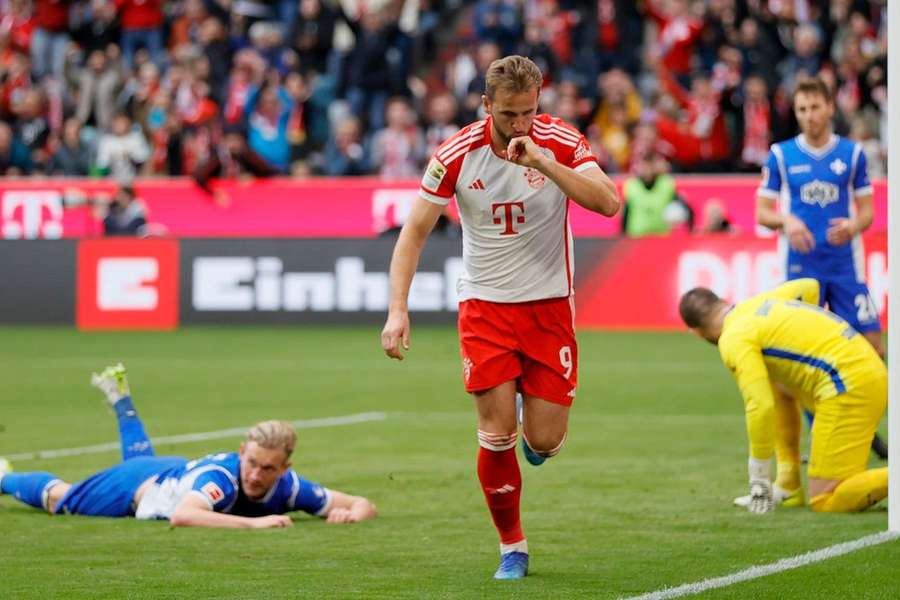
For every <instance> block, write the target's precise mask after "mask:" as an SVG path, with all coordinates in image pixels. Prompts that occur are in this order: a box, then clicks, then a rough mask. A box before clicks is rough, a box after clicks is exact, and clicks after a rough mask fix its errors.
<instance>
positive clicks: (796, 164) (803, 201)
mask: <svg viewBox="0 0 900 600" xmlns="http://www.w3.org/2000/svg"><path fill="white" fill-rule="evenodd" d="M758 193H759V195H761V196H764V197H767V198H772V199H775V200H778V201H779V205H780V208H781V211H782V213H785V214H792V215H795V216H797V217H799V218H800V219H801V220H802V221H803V222H804V223H806V226H807V227H808V228H809V230H810V232H811V233H812V234H813V236H814V238H815V241H816V247H815V249H814V250H812V251H811V252H810V253H809V254H801V253H799V252H796V251H795V250H793V249H792V248H791V247H790V245H789V244H788V241H787V238H786V236H785V235H784V234H783V233H782V235H781V236H780V238H779V252H780V253H781V256H782V257H783V258H784V261H785V262H784V264H785V270H786V272H785V275H786V277H787V278H788V279H796V278H798V277H814V278H817V279H819V278H821V277H822V276H823V275H826V274H827V275H830V276H832V277H839V278H847V279H852V280H854V281H857V282H862V281H864V276H865V275H864V269H863V267H864V265H863V259H864V253H863V247H862V239H861V237H860V236H859V235H857V236H855V237H854V239H853V240H852V241H851V242H850V243H847V244H843V245H840V246H833V245H831V244H829V243H828V241H827V239H826V232H827V231H828V228H829V227H830V223H829V222H830V220H831V219H835V218H839V217H843V218H848V217H852V216H853V215H854V214H855V209H856V204H855V202H854V201H853V200H854V198H855V197H856V196H862V195H866V194H871V193H872V185H871V183H870V182H869V173H868V168H867V166H866V156H865V154H864V153H863V152H862V147H861V146H860V144H858V143H856V142H853V141H851V140H848V139H846V138H843V137H840V136H837V135H832V136H831V139H830V140H829V142H828V143H827V144H826V145H825V146H824V147H823V148H818V149H816V148H812V147H811V146H810V145H809V144H807V143H806V141H805V139H804V137H803V135H798V136H797V137H795V138H791V139H789V140H786V141H784V142H780V143H778V144H773V145H772V148H771V150H770V152H769V157H768V160H767V161H766V166H765V167H763V181H762V185H761V187H760V188H759V191H758Z"/></svg>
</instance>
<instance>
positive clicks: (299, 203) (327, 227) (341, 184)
mask: <svg viewBox="0 0 900 600" xmlns="http://www.w3.org/2000/svg"><path fill="white" fill-rule="evenodd" d="M758 183H759V180H758V178H757V177H740V176H733V177H707V176H682V177H679V178H678V179H677V185H678V190H679V192H680V193H681V195H682V196H683V197H684V198H685V199H686V200H687V202H688V203H689V204H690V205H691V206H692V207H693V208H694V211H695V214H696V223H697V224H698V225H700V224H702V222H703V210H704V206H705V205H706V203H707V202H708V201H710V200H713V199H715V200H716V201H717V202H719V203H720V204H721V205H722V206H724V208H725V211H726V213H727V217H728V219H729V220H730V221H731V222H732V224H733V225H734V226H736V227H737V229H738V231H739V232H741V233H745V234H753V233H755V232H757V228H756V226H755V225H754V221H753V210H754V202H755V192H756V187H757V185H758ZM617 184H619V186H620V187H621V184H622V180H621V179H618V180H617ZM213 187H214V188H215V189H221V190H223V191H225V192H226V193H227V195H228V197H229V201H228V202H227V203H224V204H219V203H216V202H214V201H213V198H212V197H211V196H210V195H209V194H207V193H206V192H204V191H203V190H201V189H200V188H199V187H198V186H197V185H196V184H195V183H194V182H193V181H192V180H191V179H187V178H179V179H141V180H137V181H136V182H135V189H136V191H137V195H138V197H139V198H140V200H141V202H143V203H144V205H145V206H146V208H147V213H148V220H149V221H150V224H151V228H150V231H151V233H153V234H156V235H169V236H173V237H192V238H207V237H245V238H266V237H310V238H323V237H327V238H372V237H377V236H378V235H380V234H381V233H383V232H384V231H386V230H389V229H392V228H394V227H398V226H400V225H402V224H403V222H404V221H405V219H406V216H407V215H408V214H409V210H410V208H411V207H412V204H413V202H414V201H415V199H416V195H417V190H418V183H417V182H416V181H382V180H379V179H371V178H347V179H324V178H323V179H304V180H294V179H266V180H251V181H220V182H216V183H214V184H213ZM114 190H115V183H114V182H111V181H108V180H100V179H97V180H91V179H5V180H2V181H0V236H2V238H5V239H37V238H45V239H55V238H82V237H93V236H97V235H99V234H100V233H101V231H102V227H101V222H100V219H99V214H100V213H99V211H98V210H97V208H96V207H97V206H98V205H99V204H101V203H102V202H103V201H104V199H105V198H108V197H109V196H110V195H111V194H112V192H113V191H114ZM451 212H455V211H454V209H453V207H451ZM570 215H571V223H572V231H573V233H574V234H575V236H576V237H583V238H584V237H607V236H613V235H617V234H618V233H619V231H620V228H621V224H620V222H619V219H618V217H616V218H613V219H608V218H605V217H602V216H600V215H597V214H595V213H591V212H589V211H586V210H584V209H582V208H581V207H580V206H578V205H576V204H574V203H573V204H572V207H571V210H570ZM886 229H887V185H886V183H885V182H884V181H878V182H876V183H875V223H874V225H873V227H872V232H873V233H874V232H883V231H886Z"/></svg>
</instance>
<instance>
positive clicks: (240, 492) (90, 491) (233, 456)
mask: <svg viewBox="0 0 900 600" xmlns="http://www.w3.org/2000/svg"><path fill="white" fill-rule="evenodd" d="M91 383H92V384H93V385H94V386H95V387H97V388H99V389H100V390H101V391H103V392H104V394H106V397H107V401H108V402H109V403H110V405H111V406H112V408H113V410H115V413H116V417H117V420H118V424H119V435H120V441H121V445H122V462H121V463H119V464H118V465H115V466H113V467H110V468H109V469H106V470H104V471H101V472H99V473H96V474H95V475H92V476H91V477H88V478H87V479H85V480H83V481H80V482H77V483H74V484H70V483H66V482H65V481H63V480H61V479H60V478H58V477H56V476H55V475H53V474H52V473H47V472H42V471H35V472H28V473H14V472H12V470H11V466H10V465H9V462H8V461H6V460H4V459H0V493H3V494H9V495H12V496H14V497H15V498H16V499H18V500H19V501H21V502H24V503H26V504H29V505H31V506H34V507H35V508H40V509H43V510H45V511H47V512H48V513H50V514H77V515H88V516H104V517H136V518H138V519H168V520H169V521H170V522H171V524H172V526H173V527H191V526H194V527H231V528H256V529H259V528H268V527H290V526H291V525H292V524H293V522H292V521H291V518H290V517H288V516H286V515H285V513H289V512H293V511H298V510H299V511H304V512H306V513H309V514H311V515H315V516H318V517H322V518H324V519H326V520H327V521H328V522H329V523H351V522H355V521H363V520H366V519H371V518H373V517H375V515H376V509H375V505H374V504H372V502H370V501H369V500H368V499H366V498H364V497H362V496H352V495H350V494H345V493H343V492H339V491H336V490H331V489H328V488H326V487H323V486H321V485H319V484H317V483H313V482H311V481H309V480H306V479H304V478H302V477H301V476H300V475H298V474H297V472H296V471H294V470H292V469H291V462H290V457H291V454H292V452H293V450H294V446H295V445H296V441H297V434H296V432H295V431H294V429H293V427H291V425H290V424H289V423H286V422H284V421H263V422H260V423H257V424H256V425H254V426H253V427H251V428H250V430H249V431H247V434H246V438H245V440H244V441H243V442H242V443H241V445H240V449H239V451H238V452H226V453H220V454H211V455H209V456H205V457H203V458H199V459H197V460H193V461H188V459H186V458H183V457H179V456H156V455H155V454H154V451H153V446H152V444H151V443H150V439H149V438H148V437H147V434H146V432H145V431H144V426H143V423H142V422H141V420H140V418H139V417H138V415H137V411H136V410H135V409H134V405H133V403H132V400H131V396H130V392H129V389H128V380H127V376H126V372H125V368H124V367H123V366H122V365H121V364H119V365H116V366H115V367H109V368H107V369H106V370H104V371H103V372H102V373H101V374H100V375H97V374H94V376H93V377H92V378H91Z"/></svg>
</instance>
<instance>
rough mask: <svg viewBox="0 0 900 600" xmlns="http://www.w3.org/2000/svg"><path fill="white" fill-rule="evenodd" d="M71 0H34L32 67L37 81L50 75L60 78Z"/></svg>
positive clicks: (66, 45) (67, 37)
mask: <svg viewBox="0 0 900 600" xmlns="http://www.w3.org/2000/svg"><path fill="white" fill-rule="evenodd" d="M70 3H71V0H34V24H35V27H34V32H33V33H32V35H31V65H32V70H33V72H34V76H35V77H36V78H38V79H40V78H41V77H43V76H44V75H47V74H48V73H52V74H53V75H54V76H55V77H56V78H57V79H62V78H63V67H64V66H65V63H66V48H67V47H68V45H69V39H70V36H69V4H70Z"/></svg>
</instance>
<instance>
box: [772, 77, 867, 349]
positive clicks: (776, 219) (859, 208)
mask: <svg viewBox="0 0 900 600" xmlns="http://www.w3.org/2000/svg"><path fill="white" fill-rule="evenodd" d="M794 113H795V114H796V116H797V121H798V123H799V125H800V131H801V133H800V135H798V136H797V137H794V138H791V139H789V140H787V141H784V142H780V143H778V144H773V145H772V149H771V151H770V152H769V158H768V160H767V162H766V166H765V167H764V168H763V181H762V185H761V186H760V188H759V190H758V192H757V201H756V220H757V222H758V223H759V224H760V225H764V226H765V227H768V228H769V229H773V230H776V231H778V232H779V233H780V234H781V235H780V236H779V241H778V248H779V251H780V252H781V254H782V256H783V259H784V268H785V276H786V278H787V279H788V280H792V279H800V278H803V277H812V278H813V279H817V280H818V281H819V285H820V286H821V290H822V291H821V298H820V299H819V300H820V304H827V305H828V308H829V310H831V312H833V313H836V314H837V315H839V316H841V317H842V318H843V319H844V320H845V321H847V322H848V323H850V324H851V325H852V326H853V328H854V329H856V330H857V331H859V332H860V333H862V334H863V335H865V337H866V339H868V340H869V342H870V343H871V344H872V346H873V347H874V348H875V349H876V350H877V351H878V354H879V355H881V356H884V346H883V342H882V338H881V323H880V321H879V317H878V310H877V309H876V308H875V303H874V302H873V301H872V298H871V296H870V295H869V288H868V287H867V286H866V282H865V273H864V269H863V266H864V265H863V261H864V253H863V245H862V237H861V234H862V233H863V232H864V231H866V229H868V228H869V226H870V225H871V224H872V219H873V216H874V215H873V208H872V185H871V183H869V174H868V169H867V167H866V155H865V154H864V153H863V151H862V146H861V145H860V144H859V143H857V142H853V141H851V140H848V139H846V138H843V137H840V136H837V135H835V134H834V133H833V132H832V129H831V118H832V116H833V115H834V103H833V101H832V98H831V92H830V90H829V89H828V86H827V85H826V84H825V82H823V81H822V80H821V79H818V78H815V79H807V80H802V81H800V82H799V83H798V84H797V89H796V90H795V92H794Z"/></svg>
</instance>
